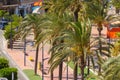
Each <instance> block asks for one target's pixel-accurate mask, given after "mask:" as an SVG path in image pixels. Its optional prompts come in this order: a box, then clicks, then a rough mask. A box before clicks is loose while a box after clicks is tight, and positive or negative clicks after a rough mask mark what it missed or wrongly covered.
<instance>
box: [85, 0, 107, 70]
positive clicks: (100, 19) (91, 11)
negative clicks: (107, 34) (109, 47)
mask: <svg viewBox="0 0 120 80" xmlns="http://www.w3.org/2000/svg"><path fill="white" fill-rule="evenodd" d="M85 5H86V11H85V13H86V15H87V17H89V18H90V19H91V20H92V22H93V23H94V24H96V25H97V30H98V33H99V53H100V54H102V50H101V48H102V44H101V31H102V29H103V24H104V23H105V22H107V10H108V9H107V8H108V5H109V1H108V0H92V1H90V2H86V4H85ZM99 72H100V68H99Z"/></svg>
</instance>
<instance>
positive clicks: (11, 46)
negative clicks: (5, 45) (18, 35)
mask: <svg viewBox="0 0 120 80" xmlns="http://www.w3.org/2000/svg"><path fill="white" fill-rule="evenodd" d="M10 18H11V19H10V22H11V26H10V48H11V49H12V48H13V45H12V43H13V41H12V16H11V14H10Z"/></svg>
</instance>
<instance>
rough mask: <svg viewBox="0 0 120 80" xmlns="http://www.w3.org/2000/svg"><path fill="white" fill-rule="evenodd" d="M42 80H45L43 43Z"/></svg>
mask: <svg viewBox="0 0 120 80" xmlns="http://www.w3.org/2000/svg"><path fill="white" fill-rule="evenodd" d="M42 80H44V47H43V42H42Z"/></svg>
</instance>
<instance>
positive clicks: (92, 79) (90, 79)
mask: <svg viewBox="0 0 120 80" xmlns="http://www.w3.org/2000/svg"><path fill="white" fill-rule="evenodd" d="M68 66H69V67H71V68H72V69H74V63H73V62H72V61H71V62H69V64H68ZM87 69H88V68H85V70H84V72H85V75H87ZM78 74H81V70H80V68H78ZM90 75H91V76H94V75H95V74H94V73H92V72H91V71H90ZM87 80H96V79H95V78H89V79H87Z"/></svg>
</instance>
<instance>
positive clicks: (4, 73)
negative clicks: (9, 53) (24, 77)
mask: <svg viewBox="0 0 120 80" xmlns="http://www.w3.org/2000/svg"><path fill="white" fill-rule="evenodd" d="M12 72H13V73H14V80H17V69H16V68H3V69H1V70H0V77H5V78H7V79H8V80H12Z"/></svg>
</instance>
